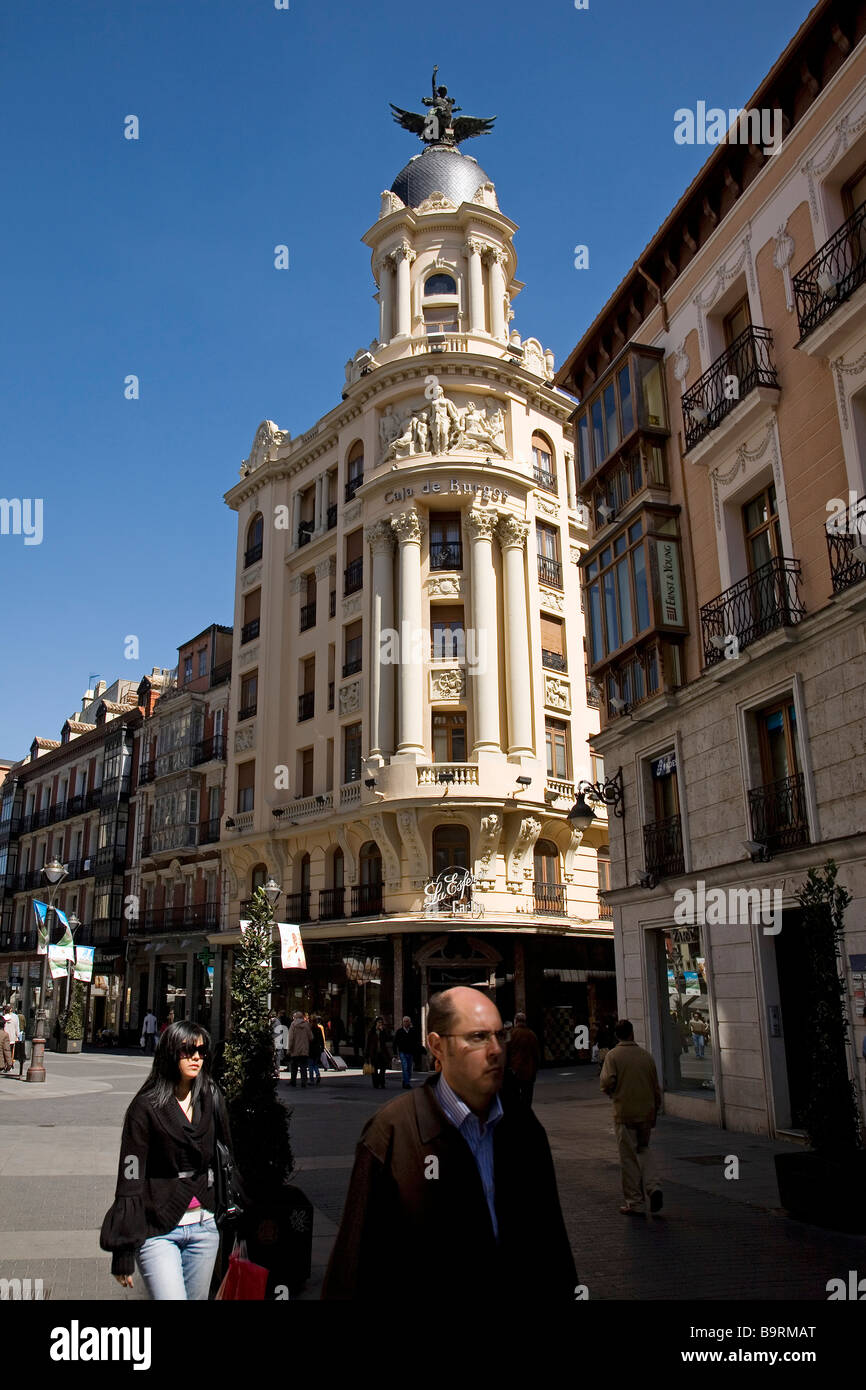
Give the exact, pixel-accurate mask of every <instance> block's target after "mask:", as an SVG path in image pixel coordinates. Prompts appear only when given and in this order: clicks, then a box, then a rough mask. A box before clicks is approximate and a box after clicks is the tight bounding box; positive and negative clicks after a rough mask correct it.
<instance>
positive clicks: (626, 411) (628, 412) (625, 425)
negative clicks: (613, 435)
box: [617, 366, 634, 439]
mask: <svg viewBox="0 0 866 1390" xmlns="http://www.w3.org/2000/svg"><path fill="white" fill-rule="evenodd" d="M617 384H618V386H619V409H620V415H621V417H622V437H623V439H625V438H626V436H627V435H629V434H631V432H632V430H633V429H634V407H633V406H632V400H631V375H630V373H629V369H628V366H625V367H623V369H622V371H621V372H620V373H619V375H618V377H617Z"/></svg>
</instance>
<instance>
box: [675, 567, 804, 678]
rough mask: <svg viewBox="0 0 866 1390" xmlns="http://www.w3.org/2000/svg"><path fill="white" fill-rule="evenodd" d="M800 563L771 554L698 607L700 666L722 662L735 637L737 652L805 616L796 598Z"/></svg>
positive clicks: (800, 603) (798, 599)
mask: <svg viewBox="0 0 866 1390" xmlns="http://www.w3.org/2000/svg"><path fill="white" fill-rule="evenodd" d="M799 585H800V562H799V560H788V559H785V558H784V556H781V555H775V556H774V557H773V559H772V560H768V561H767V563H766V564H765V565H761V567H760V569H756V570H754V571H753V573H752V574H747V575H746V577H745V579H740V580H738V582H737V583H736V584H732V585H731V587H730V589H725V591H724V593H721V594H719V596H718V598H714V599H713V600H712V602H711V603H705V604H704V605H703V607H702V608H701V629H702V632H703V643H704V664H705V665H706V666H715V665H716V664H717V663H718V662H720V661H723V660H724V659H725V648H726V647H727V646H729V644H730V642H731V638H736V642H737V650H739V651H742V649H743V648H744V647H748V646H749V645H750V644H751V643H752V642H757V641H758V640H759V638H761V637H766V636H767V634H768V633H770V632H775V631H776V629H777V628H781V627H792V626H793V625H794V624H795V623H798V622H799V621H800V619H801V618H802V617H803V616H804V615H805V612H806V609H805V607H804V605H803V603H802V602H801V601H800V598H799V593H798V590H799Z"/></svg>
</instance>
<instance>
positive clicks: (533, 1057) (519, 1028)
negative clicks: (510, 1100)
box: [505, 1013, 541, 1105]
mask: <svg viewBox="0 0 866 1390" xmlns="http://www.w3.org/2000/svg"><path fill="white" fill-rule="evenodd" d="M540 1060H541V1048H540V1047H539V1045H538V1038H537V1037H536V1036H535V1034H534V1033H533V1031H532V1029H531V1028H529V1027H527V1024H526V1014H523V1013H518V1014H515V1015H514V1027H513V1028H512V1030H511V1037H510V1038H509V1039H508V1048H507V1050H506V1056H505V1069H506V1070H505V1083H506V1087H508V1088H509V1089H513V1091H514V1095H515V1096H516V1098H517V1099H518V1100H519V1101H522V1102H523V1104H524V1105H531V1104H532V1093H533V1091H534V1090H535V1078H536V1076H537V1075H538V1064H539V1061H540Z"/></svg>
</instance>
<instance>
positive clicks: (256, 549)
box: [244, 541, 262, 570]
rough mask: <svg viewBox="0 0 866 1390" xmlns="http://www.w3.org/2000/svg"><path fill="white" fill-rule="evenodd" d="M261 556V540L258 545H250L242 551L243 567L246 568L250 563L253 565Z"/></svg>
mask: <svg viewBox="0 0 866 1390" xmlns="http://www.w3.org/2000/svg"><path fill="white" fill-rule="evenodd" d="M261 558H262V542H261V541H259V543H258V545H251V546H250V548H249V550H245V551H244V569H245V570H248V569H249V567H250V565H255V564H257V563H258V561H259V560H260V559H261Z"/></svg>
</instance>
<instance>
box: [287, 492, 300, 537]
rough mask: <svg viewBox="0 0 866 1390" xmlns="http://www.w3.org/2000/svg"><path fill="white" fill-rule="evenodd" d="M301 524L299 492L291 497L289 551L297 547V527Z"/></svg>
mask: <svg viewBox="0 0 866 1390" xmlns="http://www.w3.org/2000/svg"><path fill="white" fill-rule="evenodd" d="M300 524H301V494H300V491H298V492H296V493H294V495H293V497H292V538H291V543H290V549H291V550H296V549H297V547H298V527H299V526H300Z"/></svg>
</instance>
